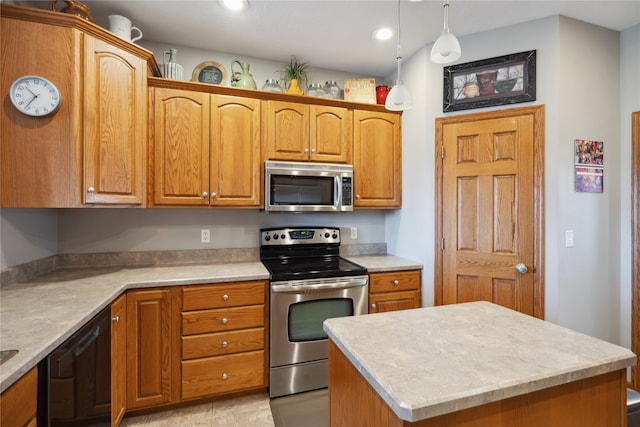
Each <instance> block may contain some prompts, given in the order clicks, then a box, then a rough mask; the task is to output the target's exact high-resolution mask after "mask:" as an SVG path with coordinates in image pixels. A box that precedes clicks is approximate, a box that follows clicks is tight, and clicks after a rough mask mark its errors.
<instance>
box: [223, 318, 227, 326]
mask: <svg viewBox="0 0 640 427" xmlns="http://www.w3.org/2000/svg"><path fill="white" fill-rule="evenodd" d="M227 322H228V320H227V318H226V317H223V318H222V324H223V325H226V324H227Z"/></svg>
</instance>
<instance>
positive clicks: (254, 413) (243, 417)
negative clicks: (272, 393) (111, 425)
mask: <svg viewBox="0 0 640 427" xmlns="http://www.w3.org/2000/svg"><path fill="white" fill-rule="evenodd" d="M120 425H121V426H122V427H178V426H179V427H274V426H275V424H274V422H273V416H272V415H271V408H270V406H269V395H268V394H267V393H260V394H253V395H250V396H243V397H239V398H236V399H230V400H222V401H217V402H211V403H204V404H201V405H195V406H189V407H186V408H180V409H173V410H167V411H161V412H156V413H153V414H149V415H141V416H138V417H129V418H126V417H125V419H124V420H123V422H122V423H121V424H120Z"/></svg>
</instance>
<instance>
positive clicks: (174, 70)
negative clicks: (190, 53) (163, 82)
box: [164, 49, 184, 80]
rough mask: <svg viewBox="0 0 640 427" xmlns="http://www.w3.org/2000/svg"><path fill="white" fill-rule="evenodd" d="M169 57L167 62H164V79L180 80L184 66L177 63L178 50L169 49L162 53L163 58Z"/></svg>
mask: <svg viewBox="0 0 640 427" xmlns="http://www.w3.org/2000/svg"><path fill="white" fill-rule="evenodd" d="M167 57H168V58H169V61H168V62H165V64H164V77H165V78H166V79H173V80H182V76H183V73H184V68H183V67H182V65H180V64H178V63H177V61H178V50H177V49H169V50H168V51H166V52H165V53H164V59H165V60H166V59H167Z"/></svg>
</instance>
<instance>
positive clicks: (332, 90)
mask: <svg viewBox="0 0 640 427" xmlns="http://www.w3.org/2000/svg"><path fill="white" fill-rule="evenodd" d="M324 91H325V92H326V93H327V95H328V96H329V98H333V99H341V98H342V97H341V96H340V87H339V86H338V83H336V81H335V80H328V81H326V82H325V83H324Z"/></svg>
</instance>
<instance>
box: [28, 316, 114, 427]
mask: <svg viewBox="0 0 640 427" xmlns="http://www.w3.org/2000/svg"><path fill="white" fill-rule="evenodd" d="M38 375H39V384H38V426H44V427H63V426H69V427H70V426H108V425H110V424H111V308H110V307H106V308H105V309H104V310H102V311H101V312H100V313H99V314H97V315H96V316H95V317H94V318H93V319H91V320H90V321H89V322H88V323H87V324H85V325H84V326H83V327H82V328H80V330H79V331H77V332H76V333H75V334H73V335H72V336H71V337H70V338H69V339H67V340H66V341H65V342H64V343H63V344H62V345H60V346H59V347H58V348H57V349H56V350H55V351H53V352H52V353H51V354H50V355H49V356H47V357H46V358H45V359H44V360H42V362H40V364H39V366H38Z"/></svg>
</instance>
